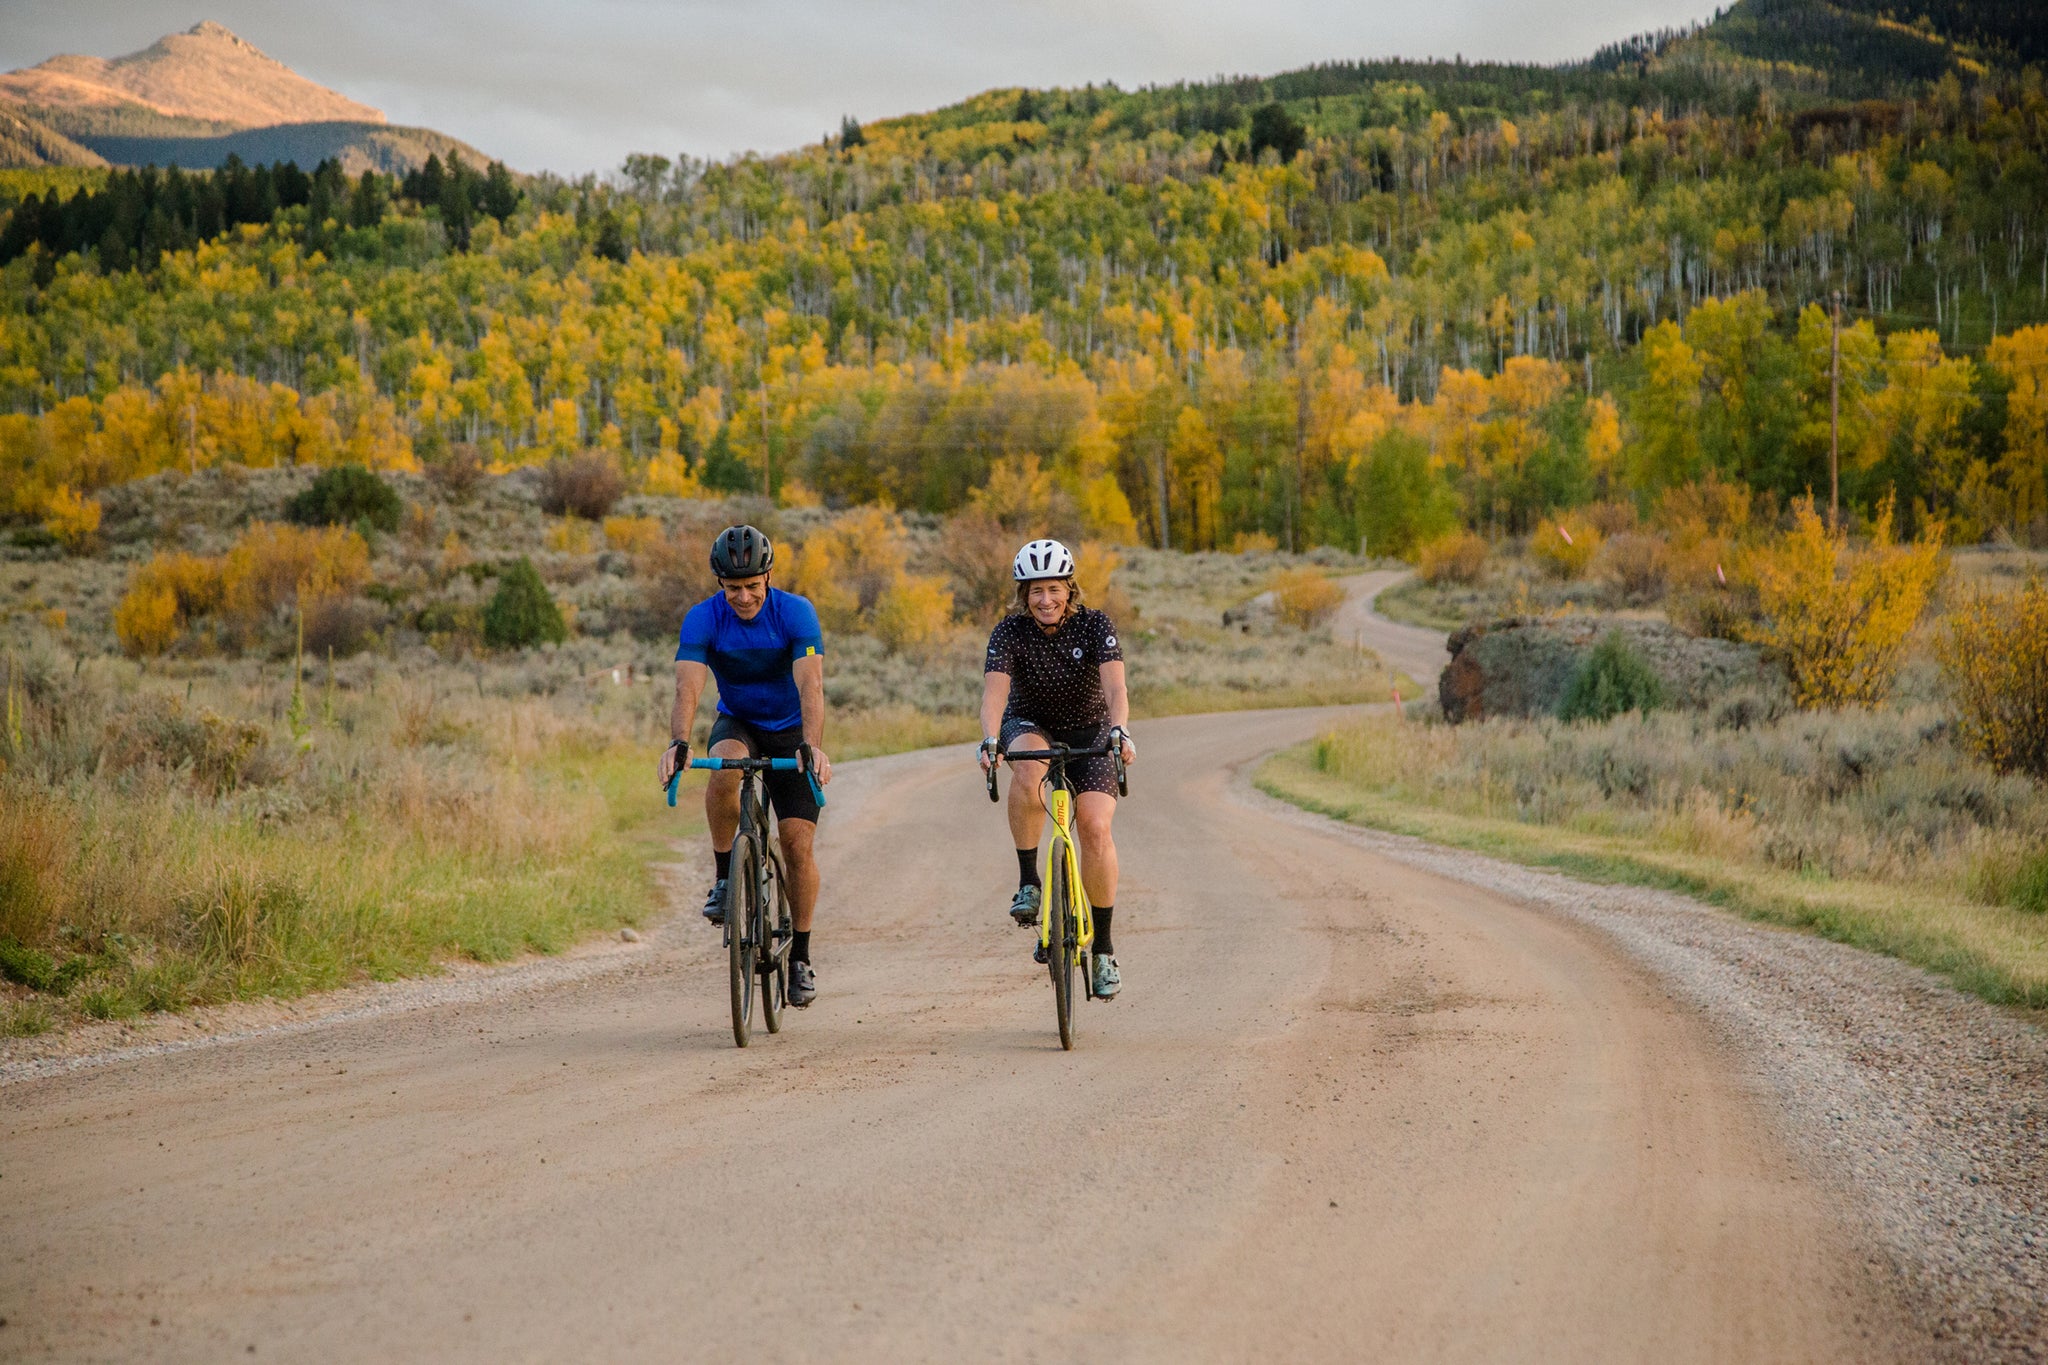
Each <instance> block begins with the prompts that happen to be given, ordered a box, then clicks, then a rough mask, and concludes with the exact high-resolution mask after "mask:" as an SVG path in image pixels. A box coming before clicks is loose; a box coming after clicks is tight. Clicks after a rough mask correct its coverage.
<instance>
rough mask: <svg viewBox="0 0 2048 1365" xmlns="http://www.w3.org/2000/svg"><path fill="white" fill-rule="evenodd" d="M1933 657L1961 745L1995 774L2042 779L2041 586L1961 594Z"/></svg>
mask: <svg viewBox="0 0 2048 1365" xmlns="http://www.w3.org/2000/svg"><path fill="white" fill-rule="evenodd" d="M1935 654H1936V657H1938V658H1939V659H1940V660H1941V666H1942V671H1943V672H1944V673H1945V674H1946V675H1947V677H1948V683H1949V688H1950V691H1951V693H1952V694H1953V696H1954V698H1955V704H1956V718H1957V722H1958V727H1957V728H1958V730H1959V731H1960V733H1961V735H1962V739H1963V742H1964V743H1965V744H1966V745H1968V746H1969V747H1970V748H1971V749H1972V750H1974V751H1975V752H1976V753H1977V755H1978V756H1979V757H1981V758H1982V759H1983V760H1984V761H1985V762H1987V763H1989V764H1990V765H1991V766H1992V767H1994V768H1996V769H1998V770H1999V771H2000V772H2023V773H2028V774H2030V775H2032V776H2034V777H2036V778H2048V582H2043V581H2042V579H2041V578H2040V576H2039V575H2036V576H2034V577H2033V578H2031V579H2029V580H2028V581H2027V585H2026V587H2025V588H2023V589H2021V590H2020V591H2019V592H2017V593H2014V594H2012V595H2010V596H2003V597H2001V596H1998V595H1995V594H1992V593H1989V592H1985V591H1983V590H1981V589H1980V590H1978V591H1974V592H1971V593H1969V594H1967V595H1966V596H1965V597H1964V598H1963V600H1962V601H1961V602H1959V603H1957V604H1956V607H1955V609H1954V610H1953V611H1952V612H1950V613H1949V618H1948V629H1947V630H1946V631H1945V632H1944V633H1943V635H1942V637H1941V639H1940V640H1939V641H1938V642H1937V643H1936V645H1935Z"/></svg>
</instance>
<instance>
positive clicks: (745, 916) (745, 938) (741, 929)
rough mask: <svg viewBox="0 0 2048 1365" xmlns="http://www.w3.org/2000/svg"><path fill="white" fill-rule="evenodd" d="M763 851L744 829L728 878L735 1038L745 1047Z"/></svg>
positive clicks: (727, 929)
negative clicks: (755, 844)
mask: <svg viewBox="0 0 2048 1365" xmlns="http://www.w3.org/2000/svg"><path fill="white" fill-rule="evenodd" d="M760 902H761V855H760V852H759V850H757V849H756V848H755V847H754V836H753V835H752V834H750V833H748V832H747V831H745V830H741V831H740V834H739V837H738V838H737V839H735V840H733V845H732V872H731V874H730V875H729V876H728V877H727V878H726V882H725V944H726V966H727V970H728V973H729V975H730V976H731V978H732V1041H733V1043H734V1045H735V1046H738V1047H745V1046H746V1045H747V1043H748V1042H749V1041H751V1039H752V1036H753V1028H754V982H755V979H756V978H755V975H754V958H755V942H754V933H755V929H756V921H757V920H758V918H759V915H760V910H759V906H760Z"/></svg>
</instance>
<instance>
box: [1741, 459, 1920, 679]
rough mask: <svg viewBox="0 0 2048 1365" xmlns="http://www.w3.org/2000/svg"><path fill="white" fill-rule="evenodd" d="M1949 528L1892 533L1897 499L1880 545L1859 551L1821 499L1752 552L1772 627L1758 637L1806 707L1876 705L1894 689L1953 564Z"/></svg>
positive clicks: (1881, 524)
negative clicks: (1944, 538) (1821, 507)
mask: <svg viewBox="0 0 2048 1365" xmlns="http://www.w3.org/2000/svg"><path fill="white" fill-rule="evenodd" d="M1946 567H1947V566H1946V561H1945V559H1944V557H1943V555H1942V550H1941V537H1940V533H1939V531H1936V532H1934V533H1933V534H1931V535H1929V536H1927V537H1925V538H1923V539H1921V540H1919V541H1917V542H1915V543H1913V544H1910V545H1900V544H1897V543H1895V542H1894V541H1893V539H1892V507H1891V503H1890V502H1889V501H1887V502H1886V503H1885V505H1884V508H1883V510H1881V511H1880V512H1879V514H1878V519H1877V522H1876V524H1875V525H1874V526H1873V527H1872V528H1871V544H1870V546H1869V547H1868V548H1867V549H1864V550H1861V551H1856V552H1852V551H1851V550H1850V548H1849V544H1848V537H1847V536H1846V535H1845V534H1843V533H1842V532H1839V531H1830V530H1829V529H1828V528H1827V525H1826V524H1825V523H1824V522H1823V521H1822V520H1821V517H1820V514H1819V513H1817V512H1816V511H1814V507H1813V499H1812V498H1800V499H1799V500H1798V501H1797V502H1795V503H1794V504H1793V526H1792V530H1791V531H1790V532H1789V533H1788V534H1786V535H1784V536H1782V537H1780V538H1779V539H1778V540H1777V541H1775V542H1773V543H1771V544H1768V545H1764V546H1761V547H1759V548H1758V549H1757V550H1756V551H1755V552H1754V553H1753V554H1752V555H1751V557H1750V567H1749V571H1750V573H1751V574H1752V575H1753V577H1754V578H1755V581H1756V588H1757V600H1758V606H1759V609H1760V612H1761V615H1762V617H1763V624H1762V625H1761V626H1760V627H1758V628H1756V629H1755V630H1754V632H1753V635H1754V638H1755V639H1756V640H1757V641H1758V642H1759V643H1761V644H1763V645H1766V646H1768V647H1769V648H1771V649H1772V650H1774V651H1775V652H1776V653H1777V654H1779V655H1780V656H1781V657H1782V658H1783V659H1784V661H1785V667H1786V670H1787V671H1788V672H1789V673H1790V675H1791V679H1792V695H1793V700H1794V701H1796V702H1797V703H1798V704H1799V705H1800V706H1803V707H1808V708H1814V707H1824V706H1870V705H1873V704H1875V703H1876V702H1879V701H1882V700H1883V699H1884V697H1885V695H1886V694H1887V693H1889V692H1890V691H1891V686H1892V680H1893V678H1894V676H1896V674H1897V673H1898V668H1899V660H1900V658H1901V656H1902V655H1903V654H1904V652H1905V648H1906V642H1907V640H1908V639H1909V638H1910V637H1911V636H1912V633H1913V628H1914V627H1915V626H1916V625H1918V624H1919V622H1920V616H1921V613H1922V612H1924V611H1925V610H1926V609H1927V599H1928V597H1929V596H1930V595H1931V594H1932V593H1933V591H1934V588H1935V585H1936V584H1937V583H1938V582H1940V580H1941V576H1942V574H1943V572H1944V571H1945V569H1946Z"/></svg>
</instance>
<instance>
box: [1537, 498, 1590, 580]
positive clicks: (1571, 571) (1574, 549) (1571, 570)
mask: <svg viewBox="0 0 2048 1365" xmlns="http://www.w3.org/2000/svg"><path fill="white" fill-rule="evenodd" d="M1602 539H1604V537H1602V536H1601V534H1600V528H1599V527H1597V526H1595V525H1594V524H1593V523H1592V521H1590V520H1589V519H1588V518H1586V517H1585V516H1584V515H1582V514H1581V513H1577V512H1569V513H1566V514H1565V515H1564V516H1561V517H1559V518H1557V519H1556V520H1554V521H1553V520H1552V519H1551V518H1549V517H1545V518H1544V519H1543V520H1542V521H1540V522H1538V523H1537V526H1536V532H1535V534H1534V535H1531V536H1530V537H1529V557H1530V558H1531V559H1533V560H1535V561H1536V562H1537V563H1538V564H1541V565H1542V566H1543V567H1544V569H1545V570H1546V571H1548V572H1549V574H1550V575H1551V577H1553V578H1567V579H1569V578H1584V577H1585V576H1586V571H1587V570H1588V569H1590V568H1592V567H1593V560H1594V557H1595V556H1597V555H1598V554H1599V553H1600V542H1601V541H1602Z"/></svg>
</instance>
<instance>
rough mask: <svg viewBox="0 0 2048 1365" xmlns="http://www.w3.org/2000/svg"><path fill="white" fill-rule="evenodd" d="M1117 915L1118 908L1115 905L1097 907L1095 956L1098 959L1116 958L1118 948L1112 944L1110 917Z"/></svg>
mask: <svg viewBox="0 0 2048 1365" xmlns="http://www.w3.org/2000/svg"><path fill="white" fill-rule="evenodd" d="M1115 913H1116V907H1115V906H1114V905H1098V906H1096V907H1095V955H1096V956H1097V957H1115V956H1116V947H1115V945H1113V944H1112V943H1111V942H1110V938H1109V917H1110V916H1111V915H1114V914H1115Z"/></svg>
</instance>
